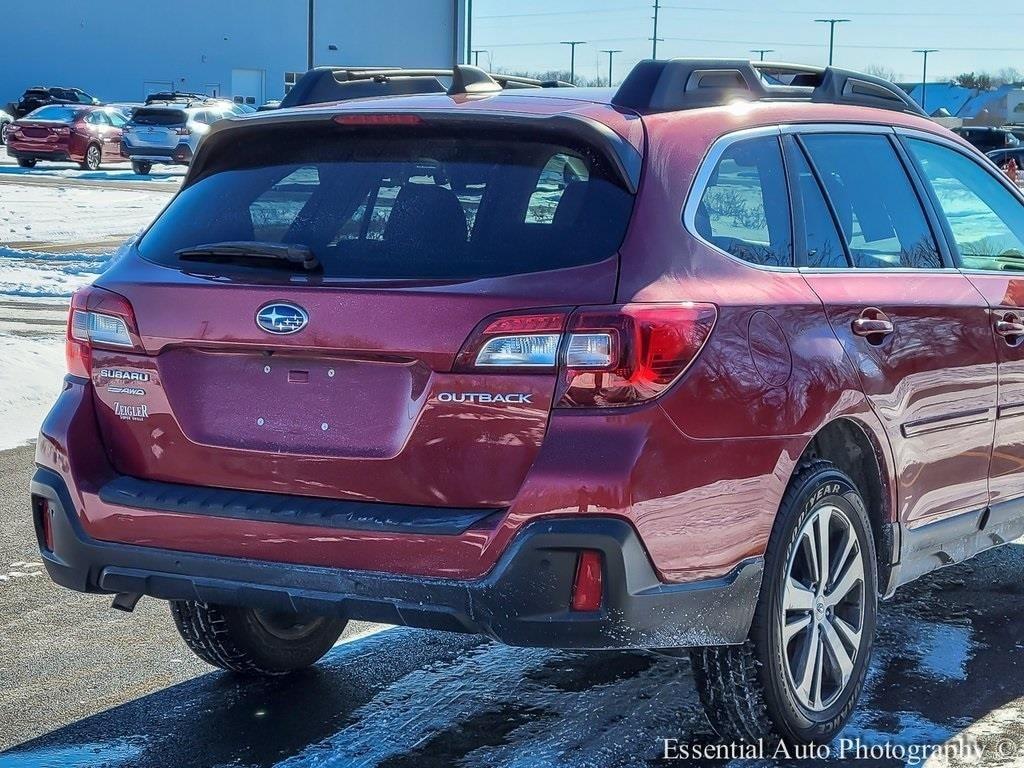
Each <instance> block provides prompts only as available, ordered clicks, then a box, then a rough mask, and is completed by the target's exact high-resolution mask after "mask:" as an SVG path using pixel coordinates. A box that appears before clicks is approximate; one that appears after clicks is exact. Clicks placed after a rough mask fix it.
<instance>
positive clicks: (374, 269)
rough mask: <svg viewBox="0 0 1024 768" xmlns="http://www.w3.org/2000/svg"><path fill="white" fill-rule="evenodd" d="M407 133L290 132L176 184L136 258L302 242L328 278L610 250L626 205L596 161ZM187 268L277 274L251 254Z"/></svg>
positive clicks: (490, 141) (462, 273)
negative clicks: (254, 155) (239, 159)
mask: <svg viewBox="0 0 1024 768" xmlns="http://www.w3.org/2000/svg"><path fill="white" fill-rule="evenodd" d="M399 133H403V132H399ZM405 133H408V134H409V135H406V136H403V137H397V136H396V137H386V136H380V132H379V131H378V132H377V134H376V135H373V136H370V135H367V136H364V137H361V138H357V137H352V138H349V139H346V140H345V141H338V140H337V135H336V134H329V133H328V134H325V135H324V136H318V135H317V134H316V132H315V131H310V130H307V129H302V130H298V129H296V130H294V131H293V132H292V133H291V134H290V135H291V136H292V138H291V139H290V140H287V141H282V142H281V143H280V146H278V147H276V150H275V152H274V153H273V154H272V155H268V156H267V157H268V160H269V162H270V163H272V164H262V163H255V162H254V163H253V164H252V165H249V166H247V165H246V164H245V163H243V164H242V165H241V167H238V166H232V167H231V168H230V169H227V170H222V171H219V172H217V173H214V174H212V175H209V176H206V177H205V178H202V179H200V180H199V181H197V182H195V183H194V184H191V185H189V186H187V187H186V188H185V189H183V190H182V191H181V193H180V194H179V195H178V196H177V197H176V198H175V199H174V201H173V202H172V203H171V205H170V206H169V207H168V208H167V210H165V211H164V213H163V214H162V215H161V217H160V218H159V219H158V220H157V221H156V222H155V223H154V225H153V226H152V227H151V229H150V230H149V231H148V232H147V233H146V234H145V236H144V237H143V238H142V240H141V241H140V243H139V246H138V247H139V252H140V253H141V254H142V255H143V256H144V257H146V258H150V259H153V260H155V261H158V262H160V263H164V264H179V265H182V266H184V265H185V263H184V262H180V261H179V260H178V257H177V256H176V252H177V251H179V250H181V249H187V248H192V247H195V246H197V245H201V244H209V243H215V242H224V241H254V240H255V241H262V242H267V241H269V242H273V243H289V244H299V245H304V246H306V247H308V248H309V249H311V250H312V251H313V253H314V254H315V255H316V256H317V258H318V260H319V261H320V263H321V264H322V267H323V275H324V276H325V277H332V278H357V279H358V278H438V279H448V278H474V277H487V276H498V275H508V274H519V273H526V272H537V271H543V270H551V269H559V268H563V267H569V266H575V265H579V264H586V263H593V262H597V261H602V260H605V259H608V258H611V257H613V256H614V255H615V254H616V253H617V251H618V248H619V245H620V244H621V242H622V239H623V237H624V235H625V231H626V225H627V224H628V221H629V217H630V213H631V210H632V203H633V197H632V195H630V194H629V193H628V192H627V191H626V190H625V189H623V188H622V187H621V186H619V185H618V183H617V182H616V181H615V180H614V178H615V177H614V175H613V174H612V173H611V172H610V169H609V168H608V167H607V166H606V165H605V161H604V160H603V158H602V157H601V156H600V155H599V154H597V153H595V152H593V151H591V150H589V149H588V148H586V147H576V146H563V145H559V144H552V143H546V142H541V141H536V140H533V139H531V137H529V136H523V135H518V134H515V135H508V136H503V135H501V132H497V133H496V135H492V136H476V137H475V136H473V135H472V134H469V135H466V134H460V135H458V136H454V135H447V134H442V133H438V132H436V131H432V132H430V133H428V134H426V135H416V132H415V131H410V132H405ZM253 151H259V152H260V153H261V154H266V153H264V152H263V150H262V149H260V148H259V147H255V148H254V149H253ZM187 268H188V269H189V270H190V271H201V270H203V269H206V270H218V269H220V270H223V271H237V272H241V273H250V272H263V273H273V272H275V270H274V269H272V268H270V267H269V266H264V267H261V266H260V265H259V264H253V263H252V261H251V260H250V261H249V262H247V263H246V264H216V265H211V264H200V263H199V262H197V261H195V260H189V261H188V262H187ZM279 271H280V270H276V272H279Z"/></svg>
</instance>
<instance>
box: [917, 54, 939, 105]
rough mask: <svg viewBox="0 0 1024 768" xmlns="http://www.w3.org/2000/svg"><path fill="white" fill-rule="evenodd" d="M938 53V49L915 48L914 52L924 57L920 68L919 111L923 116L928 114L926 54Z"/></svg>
mask: <svg viewBox="0 0 1024 768" xmlns="http://www.w3.org/2000/svg"><path fill="white" fill-rule="evenodd" d="M938 52H939V49H938V48H916V49H915V50H914V53H920V54H922V55H923V57H924V64H923V66H922V67H921V109H922V110H923V111H924V113H925V114H928V108H927V107H926V106H925V104H927V102H928V54H929V53H938Z"/></svg>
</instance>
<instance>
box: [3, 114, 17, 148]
mask: <svg viewBox="0 0 1024 768" xmlns="http://www.w3.org/2000/svg"><path fill="white" fill-rule="evenodd" d="M13 122H14V115H11V114H9V113H7V112H4V111H3V110H2V109H0V144H6V143H7V130H8V129H9V128H10V127H11V123H13Z"/></svg>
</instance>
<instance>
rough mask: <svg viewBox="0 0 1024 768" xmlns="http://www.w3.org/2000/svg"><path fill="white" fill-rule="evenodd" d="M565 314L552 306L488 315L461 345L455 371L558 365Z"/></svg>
mask: <svg viewBox="0 0 1024 768" xmlns="http://www.w3.org/2000/svg"><path fill="white" fill-rule="evenodd" d="M568 314H569V312H568V309H552V310H548V311H544V312H522V313H510V314H507V315H501V316H499V317H495V318H489V319H488V320H485V321H484V322H483V323H482V324H481V325H480V326H479V327H478V328H477V329H476V330H475V331H474V332H473V334H472V335H471V336H470V337H469V341H467V342H466V344H465V346H463V348H462V351H461V352H460V353H459V356H458V358H456V361H455V370H456V371H461V372H469V371H483V372H492V373H494V372H499V371H503V370H504V371H508V370H516V369H524V370H526V371H533V372H540V371H542V370H548V371H553V370H555V367H556V366H557V365H558V348H559V345H560V344H561V341H562V329H563V328H565V320H566V318H567V317H568Z"/></svg>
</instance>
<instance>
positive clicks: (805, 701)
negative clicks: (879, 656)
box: [691, 461, 877, 744]
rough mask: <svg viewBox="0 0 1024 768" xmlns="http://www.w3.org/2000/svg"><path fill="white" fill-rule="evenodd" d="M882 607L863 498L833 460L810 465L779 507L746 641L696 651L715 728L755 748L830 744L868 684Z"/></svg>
mask: <svg viewBox="0 0 1024 768" xmlns="http://www.w3.org/2000/svg"><path fill="white" fill-rule="evenodd" d="M876 610H877V587H876V561H875V548H874V539H873V537H872V533H871V524H870V521H869V519H868V516H867V512H866V509H865V506H864V501H863V498H862V497H861V494H860V492H859V491H858V490H857V488H856V486H855V485H854V483H853V481H852V480H850V478H849V477H848V476H847V475H845V474H843V473H842V472H840V471H839V470H838V469H836V467H835V465H833V464H832V463H831V462H827V461H813V462H809V463H807V464H805V465H804V466H803V467H802V468H801V469H800V471H799V472H798V473H797V474H796V476H795V477H794V478H793V481H792V482H791V484H790V487H789V490H788V491H787V492H786V495H785V497H784V499H783V503H782V507H781V509H780V510H779V517H778V519H777V522H776V525H775V529H774V530H773V531H772V535H771V539H770V540H769V544H768V550H767V552H766V554H765V573H764V582H763V584H762V587H761V595H760V597H759V600H758V605H757V609H756V612H755V615H754V621H753V624H752V626H751V629H750V635H749V636H748V638H747V640H746V642H745V643H744V644H743V645H737V646H721V647H715V648H700V649H694V650H693V651H692V652H691V659H692V662H693V669H694V677H695V680H696V683H697V688H698V691H699V692H700V697H701V702H702V703H703V705H704V709H705V711H706V712H707V715H708V719H709V720H710V721H711V725H712V726H713V727H714V729H715V731H717V732H718V734H719V735H720V736H722V737H723V738H726V739H733V740H737V741H745V742H753V741H757V740H758V739H765V740H766V741H779V740H782V741H785V742H787V743H789V744H806V743H810V742H814V743H818V744H823V743H827V742H829V741H830V740H831V739H832V738H833V737H835V736H836V734H838V733H839V731H840V730H841V729H842V728H843V726H844V725H845V724H846V722H847V720H848V719H849V718H850V715H851V714H852V713H853V710H854V708H855V706H856V704H857V699H858V697H859V696H860V692H861V690H862V689H863V687H864V679H865V676H866V674H867V669H868V663H869V661H870V658H871V647H872V643H873V640H874V633H875V615H876Z"/></svg>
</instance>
